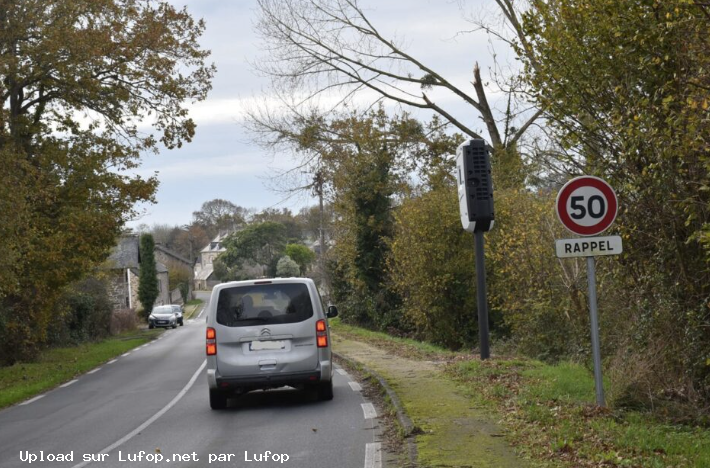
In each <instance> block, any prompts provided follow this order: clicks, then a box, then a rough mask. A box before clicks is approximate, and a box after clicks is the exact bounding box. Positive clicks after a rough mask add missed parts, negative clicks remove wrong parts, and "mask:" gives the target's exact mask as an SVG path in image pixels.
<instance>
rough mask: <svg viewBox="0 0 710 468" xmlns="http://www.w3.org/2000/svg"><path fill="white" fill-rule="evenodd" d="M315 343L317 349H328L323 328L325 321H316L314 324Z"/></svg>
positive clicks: (325, 332)
mask: <svg viewBox="0 0 710 468" xmlns="http://www.w3.org/2000/svg"><path fill="white" fill-rule="evenodd" d="M316 343H317V344H318V347H319V348H327V347H328V332H327V331H326V328H325V320H318V321H317V322H316Z"/></svg>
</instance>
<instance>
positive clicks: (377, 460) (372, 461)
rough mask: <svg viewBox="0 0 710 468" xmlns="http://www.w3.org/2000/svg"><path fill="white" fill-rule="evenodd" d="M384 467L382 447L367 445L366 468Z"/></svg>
mask: <svg viewBox="0 0 710 468" xmlns="http://www.w3.org/2000/svg"><path fill="white" fill-rule="evenodd" d="M381 466H382V445H381V444H380V443H372V444H366V445H365V468H380V467H381Z"/></svg>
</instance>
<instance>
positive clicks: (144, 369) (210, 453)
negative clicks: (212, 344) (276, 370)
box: [0, 315, 380, 468]
mask: <svg viewBox="0 0 710 468" xmlns="http://www.w3.org/2000/svg"><path fill="white" fill-rule="evenodd" d="M204 334H205V326H204V315H202V316H201V317H199V318H196V319H193V320H190V321H186V322H185V326H184V327H178V328H177V329H175V330H169V331H166V332H165V333H164V334H163V335H162V336H161V337H160V338H159V339H158V340H156V341H154V342H152V343H150V344H148V345H145V346H143V347H141V348H138V349H136V350H133V351H132V352H130V353H127V354H125V355H123V356H121V357H120V358H118V359H116V360H115V361H113V362H110V363H106V364H104V365H103V366H101V367H99V368H97V369H95V370H93V371H91V372H90V373H87V374H84V375H82V376H80V377H78V378H77V379H76V381H73V382H72V383H70V384H69V385H66V386H63V387H58V388H56V389H54V390H52V391H49V392H47V393H46V394H44V395H43V396H41V397H40V398H38V399H33V400H28V402H25V403H23V404H20V405H16V406H14V407H11V408H8V409H5V410H3V411H0V467H3V468H15V467H28V466H31V467H35V466H36V467H52V468H65V467H66V468H83V467H84V466H90V467H97V468H127V467H142V466H145V467H147V466H156V465H159V466H163V467H165V466H169V467H180V468H182V467H250V466H254V467H256V466H258V467H269V466H285V467H292V468H301V467H303V468H306V467H308V468H334V467H343V468H363V467H364V468H377V467H378V466H380V465H379V454H378V451H379V444H378V443H377V436H378V434H379V431H378V425H377V419H376V418H373V416H374V415H373V414H372V410H373V408H372V406H371V405H370V404H369V403H368V402H367V401H366V400H365V399H364V398H363V396H362V395H361V393H360V392H359V391H358V385H357V384H355V383H353V382H352V378H351V377H350V376H349V375H347V374H346V373H345V372H344V371H343V370H342V369H339V370H338V371H337V372H336V375H335V380H334V383H335V398H334V399H333V400H332V401H326V402H321V401H316V400H315V399H314V398H313V397H312V396H311V395H310V394H308V393H306V392H299V391H296V390H292V389H279V390H271V391H267V392H262V391H259V392H252V393H249V394H247V395H245V396H242V397H240V398H238V399H236V400H232V403H231V405H230V407H229V408H228V409H226V410H223V411H212V410H210V407H209V401H208V391H207V381H206V378H205V370H204V362H205V356H204V342H205V341H204ZM70 453H72V454H73V457H72V458H73V461H59V460H60V459H61V456H62V455H68V454H70ZM42 455H43V456H44V461H41V456H42ZM220 455H221V457H220ZM274 455H278V456H279V457H280V459H279V457H276V458H277V459H276V460H274V458H275V457H274ZM284 455H285V456H284ZM33 456H34V457H37V458H36V459H35V460H34V461H33V460H32V457H33ZM51 456H54V457H56V458H55V460H50V457H51ZM85 456H86V457H92V456H93V459H94V460H95V461H92V462H89V463H87V462H85V461H84V457H85ZM160 457H163V458H162V459H161V458H160ZM286 457H288V459H286ZM260 460H261V461H260Z"/></svg>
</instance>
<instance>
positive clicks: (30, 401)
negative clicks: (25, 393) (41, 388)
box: [19, 395, 44, 406]
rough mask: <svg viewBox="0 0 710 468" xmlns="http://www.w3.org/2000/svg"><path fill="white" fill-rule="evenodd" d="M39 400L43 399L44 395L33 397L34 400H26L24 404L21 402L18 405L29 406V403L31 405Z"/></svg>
mask: <svg viewBox="0 0 710 468" xmlns="http://www.w3.org/2000/svg"><path fill="white" fill-rule="evenodd" d="M40 398H44V395H39V396H36V397H34V398H32V399H30V400H27V401H25V402H22V403H20V405H19V406H24V405H29V404H30V403H32V402H34V401H37V400H39V399H40Z"/></svg>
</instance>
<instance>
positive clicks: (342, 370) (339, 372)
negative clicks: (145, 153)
mask: <svg viewBox="0 0 710 468" xmlns="http://www.w3.org/2000/svg"><path fill="white" fill-rule="evenodd" d="M335 372H337V373H338V374H340V375H348V373H347V372H345V369H335Z"/></svg>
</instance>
